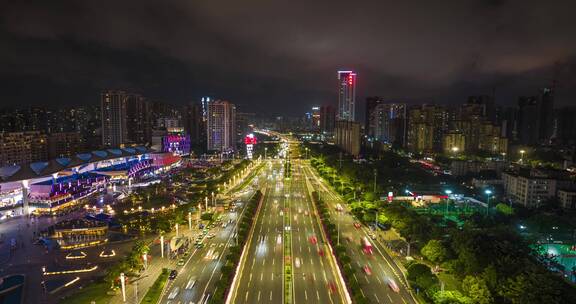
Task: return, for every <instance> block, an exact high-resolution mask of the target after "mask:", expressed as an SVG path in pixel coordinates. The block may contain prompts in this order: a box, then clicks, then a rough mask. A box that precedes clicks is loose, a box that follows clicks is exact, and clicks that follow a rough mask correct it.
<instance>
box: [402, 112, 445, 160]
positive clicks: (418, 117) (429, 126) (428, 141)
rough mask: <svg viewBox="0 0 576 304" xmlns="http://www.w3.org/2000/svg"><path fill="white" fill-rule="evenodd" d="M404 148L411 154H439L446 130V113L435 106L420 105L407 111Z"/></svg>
mask: <svg viewBox="0 0 576 304" xmlns="http://www.w3.org/2000/svg"><path fill="white" fill-rule="evenodd" d="M407 117H408V123H407V126H408V132H407V141H406V147H407V148H408V150H410V151H412V152H439V151H442V148H443V137H444V133H445V132H446V131H447V130H448V112H447V111H446V109H444V107H441V106H437V105H422V106H416V107H412V108H411V109H409V110H408V114H407Z"/></svg>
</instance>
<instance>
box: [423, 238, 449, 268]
mask: <svg viewBox="0 0 576 304" xmlns="http://www.w3.org/2000/svg"><path fill="white" fill-rule="evenodd" d="M420 253H421V254H422V255H423V256H424V257H425V258H426V259H428V260H429V261H431V262H434V263H442V261H444V260H445V259H446V256H447V255H448V250H447V249H446V247H444V245H443V244H442V242H440V241H439V240H430V241H428V244H426V246H424V247H422V249H421V250H420Z"/></svg>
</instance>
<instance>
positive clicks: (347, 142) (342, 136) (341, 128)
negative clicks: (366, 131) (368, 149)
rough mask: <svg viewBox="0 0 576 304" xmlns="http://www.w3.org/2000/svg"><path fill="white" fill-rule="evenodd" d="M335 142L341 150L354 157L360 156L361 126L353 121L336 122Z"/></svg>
mask: <svg viewBox="0 0 576 304" xmlns="http://www.w3.org/2000/svg"><path fill="white" fill-rule="evenodd" d="M334 133H335V134H334V141H335V143H336V145H337V146H338V147H340V149H342V150H344V151H345V152H346V153H348V154H351V155H353V156H358V154H360V124H359V123H357V122H353V121H346V120H339V121H337V122H336V129H335V131H334Z"/></svg>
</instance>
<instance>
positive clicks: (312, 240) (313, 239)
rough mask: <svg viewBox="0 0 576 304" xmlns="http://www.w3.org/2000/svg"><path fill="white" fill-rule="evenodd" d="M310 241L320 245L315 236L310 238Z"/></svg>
mask: <svg viewBox="0 0 576 304" xmlns="http://www.w3.org/2000/svg"><path fill="white" fill-rule="evenodd" d="M309 240H310V243H312V244H313V245H316V244H317V243H318V239H317V238H316V236H314V235H313V236H311V237H310V238H309Z"/></svg>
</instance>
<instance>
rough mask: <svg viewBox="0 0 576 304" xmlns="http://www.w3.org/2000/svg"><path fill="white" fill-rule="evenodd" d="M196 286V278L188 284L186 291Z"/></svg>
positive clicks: (191, 279)
mask: <svg viewBox="0 0 576 304" xmlns="http://www.w3.org/2000/svg"><path fill="white" fill-rule="evenodd" d="M195 285H196V277H191V278H190V279H189V280H188V283H186V289H192V288H194V286H195Z"/></svg>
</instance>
